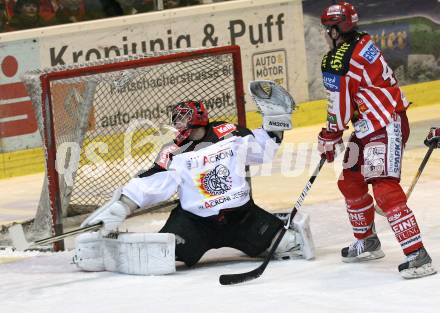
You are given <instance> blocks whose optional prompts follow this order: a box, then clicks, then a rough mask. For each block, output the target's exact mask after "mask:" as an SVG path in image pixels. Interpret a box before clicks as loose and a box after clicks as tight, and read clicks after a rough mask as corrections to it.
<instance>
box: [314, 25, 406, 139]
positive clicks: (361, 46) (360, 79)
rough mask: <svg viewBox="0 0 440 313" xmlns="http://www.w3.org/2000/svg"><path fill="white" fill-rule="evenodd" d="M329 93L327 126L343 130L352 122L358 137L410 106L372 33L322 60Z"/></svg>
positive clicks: (383, 125) (377, 128)
mask: <svg viewBox="0 0 440 313" xmlns="http://www.w3.org/2000/svg"><path fill="white" fill-rule="evenodd" d="M321 69H322V74H323V80H324V87H325V88H326V90H327V93H328V100H329V103H328V110H327V113H328V115H327V129H328V130H329V131H343V130H345V129H346V128H347V124H348V123H349V122H350V121H352V122H353V126H354V128H355V133H356V136H357V137H358V138H363V137H365V136H367V135H369V134H371V133H374V132H375V131H376V130H379V129H381V128H383V127H385V126H386V125H388V124H389V123H391V122H392V115H393V113H395V112H402V111H405V110H406V109H407V107H408V105H409V103H408V101H407V100H406V98H405V96H404V95H403V92H402V90H401V89H400V88H399V86H398V84H397V81H396V78H395V77H394V74H393V71H392V69H391V68H390V67H389V66H388V64H387V62H386V61H385V59H384V57H383V55H382V52H381V51H380V50H379V48H378V47H377V46H376V45H375V44H374V42H373V41H372V40H371V37H370V35H368V34H365V33H360V34H358V35H357V36H355V38H354V39H353V40H352V41H350V42H346V43H343V44H342V45H340V46H338V48H337V49H334V50H332V51H330V52H328V53H327V54H326V55H325V56H324V58H323V60H322V66H321Z"/></svg>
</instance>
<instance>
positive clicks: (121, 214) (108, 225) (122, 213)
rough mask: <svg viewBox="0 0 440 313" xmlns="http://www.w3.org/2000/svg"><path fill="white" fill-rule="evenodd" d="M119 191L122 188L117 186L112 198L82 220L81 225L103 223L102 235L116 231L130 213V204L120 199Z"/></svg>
mask: <svg viewBox="0 0 440 313" xmlns="http://www.w3.org/2000/svg"><path fill="white" fill-rule="evenodd" d="M121 192H122V188H118V189H117V190H116V191H115V192H114V193H113V197H112V199H111V200H110V201H109V202H107V203H106V204H104V205H103V206H102V207H100V208H99V209H97V210H96V211H95V212H93V213H92V214H91V215H90V216H89V217H87V219H85V220H84V222H82V224H81V227H86V226H91V225H95V224H98V223H100V222H102V223H103V224H104V225H103V228H102V232H103V235H106V234H108V233H111V232H114V231H116V230H117V229H118V227H119V225H121V224H122V222H123V221H124V220H125V218H126V217H127V215H129V214H130V213H131V209H130V206H129V205H128V204H127V203H124V202H123V201H121V200H120V199H121V196H122V194H121Z"/></svg>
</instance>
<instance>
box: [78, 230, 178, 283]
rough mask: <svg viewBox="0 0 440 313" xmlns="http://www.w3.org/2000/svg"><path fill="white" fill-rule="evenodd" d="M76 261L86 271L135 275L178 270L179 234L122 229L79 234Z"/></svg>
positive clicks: (168, 272) (166, 272)
mask: <svg viewBox="0 0 440 313" xmlns="http://www.w3.org/2000/svg"><path fill="white" fill-rule="evenodd" d="M74 263H75V264H76V265H77V266H78V267H79V268H81V269H82V270H85V271H104V270H106V271H109V272H119V273H124V274H133V275H162V274H170V273H174V272H175V271H176V266H175V236H174V235H173V234H168V233H159V234H150V233H121V234H117V236H115V238H107V237H104V238H103V237H102V236H101V234H100V233H99V232H94V233H85V234H81V235H80V236H78V237H77V240H76V247H75V256H74Z"/></svg>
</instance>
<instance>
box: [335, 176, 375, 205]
mask: <svg viewBox="0 0 440 313" xmlns="http://www.w3.org/2000/svg"><path fill="white" fill-rule="evenodd" d="M338 187H339V190H340V191H341V193H342V194H343V195H344V198H345V199H356V198H361V197H363V196H364V195H365V194H367V193H368V185H367V184H366V183H365V180H364V176H362V174H361V172H353V171H351V170H343V171H342V173H341V176H340V177H339V179H338Z"/></svg>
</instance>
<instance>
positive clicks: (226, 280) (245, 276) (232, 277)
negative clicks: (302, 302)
mask: <svg viewBox="0 0 440 313" xmlns="http://www.w3.org/2000/svg"><path fill="white" fill-rule="evenodd" d="M325 161H326V159H325V157H323V158H321V160H320V161H319V164H318V166H317V167H316V169H315V171H314V172H313V175H312V177H310V179H309V181H308V182H307V184H306V186H305V188H304V190H303V192H302V193H301V195H300V196H299V199H298V200H297V201H296V203H295V206H294V207H293V210H292V212H290V217H289V218H288V219H287V221H286V224H285V225H284V227H283V228H282V229H281V231H280V233H279V234H278V237H277V238H276V240H275V242H274V243H273V245H272V248H271V249H270V251H269V253H268V254H267V255H266V257H265V259H264V261H263V263H261V265H260V266H259V267H257V268H256V269H254V270H252V271H250V272H246V273H239V274H224V275H220V278H219V281H220V284H222V285H235V284H239V283H243V282H246V281H249V280H253V279H256V278H258V277H260V276H261V274H263V272H264V270H265V269H266V267H267V265H268V264H269V261H270V260H271V258H272V256H273V254H274V252H275V250H276V248H277V247H278V245H279V244H280V242H281V239H283V236H284V234H285V233H286V231H287V230H288V229H289V226H290V224H291V223H292V221H293V218H294V217H295V215H296V212H298V209H299V208H300V207H301V206H302V204H303V202H304V199H305V198H306V196H307V194H308V192H309V190H310V188H311V187H312V184H313V182H314V181H315V179H316V177H317V176H318V174H319V172H320V171H321V168H322V166H323V165H324V163H325Z"/></svg>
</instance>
